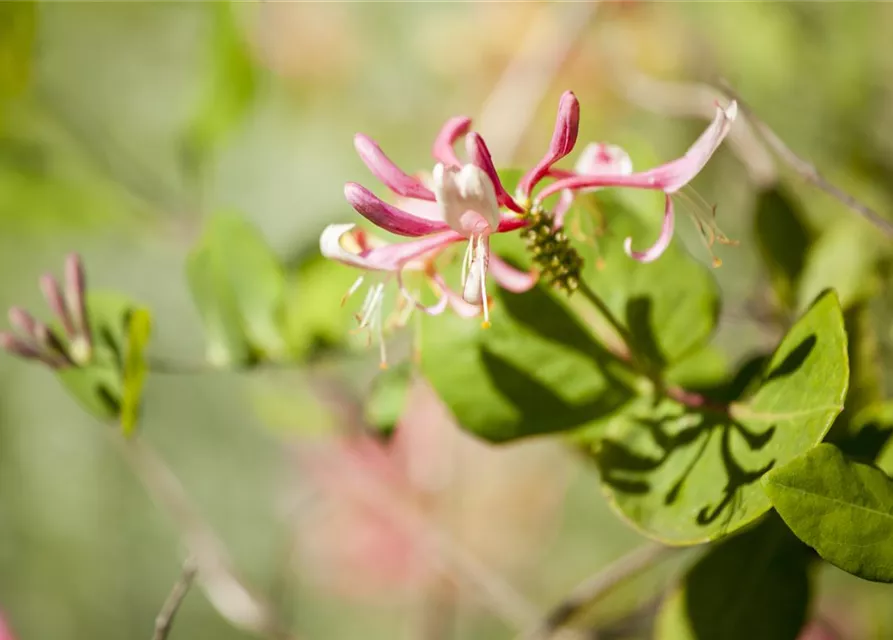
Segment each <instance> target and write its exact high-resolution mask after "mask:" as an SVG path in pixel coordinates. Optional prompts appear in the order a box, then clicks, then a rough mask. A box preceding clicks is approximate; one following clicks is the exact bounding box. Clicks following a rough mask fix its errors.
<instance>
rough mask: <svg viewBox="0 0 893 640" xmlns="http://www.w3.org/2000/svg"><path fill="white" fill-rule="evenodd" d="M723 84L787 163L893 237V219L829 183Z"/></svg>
mask: <svg viewBox="0 0 893 640" xmlns="http://www.w3.org/2000/svg"><path fill="white" fill-rule="evenodd" d="M719 84H720V87H722V90H723V91H724V92H725V93H726V94H727V95H728V96H729V97H730V98H732V99H733V100H735V101H737V102H738V107H739V108H740V109H741V112H742V113H743V114H744V115H745V117H747V118H748V119H749V120H750V122H751V123H752V124H753V126H754V127H755V128H756V129H757V131H759V133H760V135H761V136H762V137H763V139H764V140H765V141H766V144H767V145H769V147H770V148H771V149H772V150H773V151H774V152H775V154H776V155H777V156H778V157H779V158H780V159H781V160H782V161H783V162H784V163H785V164H787V165H788V166H789V167H790V168H791V169H792V170H793V171H794V172H796V173H797V174H798V175H799V176H800V177H801V178H803V179H804V180H806V181H807V182H809V183H811V184H812V185H813V186H815V187H817V188H819V189H821V190H822V191H824V192H825V193H827V194H828V195H830V196H831V197H832V198H835V199H836V200H838V201H839V202H841V203H842V204H843V205H844V206H846V207H848V208H849V209H851V210H852V211H855V212H856V213H857V214H859V215H860V216H862V217H863V218H865V219H866V220H867V221H868V222H870V223H871V224H873V225H874V226H875V227H877V228H878V229H880V230H881V231H883V232H884V233H885V234H886V235H888V236H890V237H893V221H890V220H888V219H886V218H884V217H883V216H882V215H880V214H879V213H877V212H876V211H875V210H874V209H872V208H870V207H868V206H867V205H865V204H862V203H861V202H859V201H858V200H856V198H854V197H853V196H851V195H850V194H848V193H847V192H846V191H844V190H843V189H841V188H839V187H837V186H835V185H833V184H831V183H830V182H828V181H827V180H826V179H825V178H824V177H823V176H822V175H821V174H820V173H819V171H818V169H816V167H815V165H813V164H811V163H809V162H807V161H806V160H804V159H803V158H801V157H800V156H798V155H797V154H796V153H794V152H793V151H792V150H791V148H790V147H788V145H787V144H785V142H784V141H783V140H782V139H781V138H780V137H779V136H778V134H776V133H775V132H774V131H773V130H772V129H771V128H770V127H769V125H767V124H766V123H765V122H763V121H762V120H761V119H760V118H759V116H757V115H756V114H755V113H754V112H753V110H752V109H751V108H750V107H749V106H748V104H747V103H746V102H745V101H744V99H743V98H742V97H741V96H740V95H739V94H738V93H737V92H736V91H735V90H734V89H733V88H732V86H731V85H730V84H729V83H728V82H727V81H725V80H720V83H719Z"/></svg>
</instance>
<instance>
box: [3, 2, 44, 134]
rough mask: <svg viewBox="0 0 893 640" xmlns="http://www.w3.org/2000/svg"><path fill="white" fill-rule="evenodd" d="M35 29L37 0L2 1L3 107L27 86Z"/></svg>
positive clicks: (29, 76)
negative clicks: (20, 0)
mask: <svg viewBox="0 0 893 640" xmlns="http://www.w3.org/2000/svg"><path fill="white" fill-rule="evenodd" d="M36 31H37V5H36V4H35V3H34V2H27V1H22V2H0V107H2V103H3V102H5V101H6V100H8V99H9V98H12V97H15V96H17V95H18V94H20V93H21V92H23V91H24V90H25V88H26V87H27V86H28V82H29V80H30V79H31V61H32V56H33V49H34V39H35V34H36ZM2 118H3V113H2V110H0V128H2V125H3V120H2Z"/></svg>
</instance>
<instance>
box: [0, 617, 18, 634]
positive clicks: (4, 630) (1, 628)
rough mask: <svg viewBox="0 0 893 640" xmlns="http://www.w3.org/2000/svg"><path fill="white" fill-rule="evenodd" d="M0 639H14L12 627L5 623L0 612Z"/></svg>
mask: <svg viewBox="0 0 893 640" xmlns="http://www.w3.org/2000/svg"><path fill="white" fill-rule="evenodd" d="M0 640H15V636H14V635H13V633H12V629H10V628H9V626H8V625H7V624H6V621H5V620H4V619H3V615H2V614H0Z"/></svg>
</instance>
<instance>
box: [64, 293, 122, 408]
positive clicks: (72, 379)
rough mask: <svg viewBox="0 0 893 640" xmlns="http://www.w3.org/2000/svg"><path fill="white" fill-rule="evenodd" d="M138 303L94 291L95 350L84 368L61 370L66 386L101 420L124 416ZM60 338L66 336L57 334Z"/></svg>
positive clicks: (91, 311) (89, 309)
mask: <svg viewBox="0 0 893 640" xmlns="http://www.w3.org/2000/svg"><path fill="white" fill-rule="evenodd" d="M135 307H136V304H135V303H134V302H133V301H132V300H129V299H128V298H125V297H123V296H120V295H118V294H114V293H104V292H92V293H90V294H88V297H87V313H88V319H89V323H90V332H91V335H92V337H93V350H92V357H91V360H90V363H89V364H88V365H87V366H84V367H76V368H75V367H71V368H67V369H60V370H58V371H57V376H58V378H59V380H60V381H61V382H62V384H63V386H65V388H66V389H67V390H68V391H69V393H71V394H72V395H73V396H74V398H75V399H76V400H77V401H78V402H79V403H80V404H81V405H82V406H83V407H84V409H86V410H87V411H88V412H89V413H90V414H92V415H94V416H96V417H97V418H99V419H101V420H110V419H117V418H118V417H119V416H120V415H121V407H122V402H123V395H124V353H125V350H126V345H127V336H128V331H129V326H130V316H131V313H132V311H133V309H134V308H135ZM57 335H60V336H61V335H63V333H62V332H61V331H57Z"/></svg>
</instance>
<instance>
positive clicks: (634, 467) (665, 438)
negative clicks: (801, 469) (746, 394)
mask: <svg viewBox="0 0 893 640" xmlns="http://www.w3.org/2000/svg"><path fill="white" fill-rule="evenodd" d="M686 417H691V418H692V419H695V420H697V422H696V423H695V424H693V425H691V426H687V427H684V428H682V429H680V430H678V431H676V432H675V433H671V432H670V431H669V427H670V426H671V425H672V424H673V422H675V421H678V420H679V419H681V418H686ZM631 424H632V425H635V426H636V427H640V428H642V429H644V430H645V431H646V433H647V434H649V435H650V436H651V438H652V440H653V442H654V444H656V445H657V447H658V448H659V449H660V454H659V455H657V456H646V455H643V454H641V453H639V452H636V451H634V450H633V449H632V448H630V447H628V446H627V445H625V444H623V443H621V442H619V441H616V440H613V439H611V438H603V439H602V440H601V441H600V442H599V446H598V448H597V449H596V451H595V454H594V455H595V462H596V464H597V465H598V468H599V472H600V474H601V478H602V481H603V482H605V483H606V484H608V485H609V486H610V487H611V488H612V489H613V490H615V491H618V492H621V493H626V494H646V493H648V492H651V491H666V493H664V495H663V504H664V505H665V506H671V505H673V504H674V503H675V502H677V500H678V499H679V497H680V494H681V493H682V490H683V488H684V487H685V484H686V482H687V481H688V479H689V478H690V476H691V475H692V473H693V471H694V470H695V468H696V467H697V465H698V463H699V462H700V461H701V460H703V456H704V454H705V452H706V451H707V448H708V445H709V443H710V441H711V440H712V439H713V438H714V437H716V436H715V435H714V434H717V433H718V434H719V436H718V437H719V438H720V446H719V452H720V459H721V462H722V466H723V469H724V471H725V474H726V477H727V481H726V484H725V486H724V487H723V488H722V492H721V495H720V497H719V498H718V500H715V501H709V500H705V502H704V504H702V505H701V506H700V508H699V509H698V511H697V514H696V516H695V522H696V523H697V524H698V525H700V526H707V525H710V524H712V523H714V522H715V521H717V520H718V519H719V518H720V517H721V516H723V515H725V517H726V518H727V519H728V520H731V518H732V516H733V515H734V513H735V510H736V499H737V497H738V496H739V493H740V491H739V490H740V489H741V488H743V487H744V486H746V485H750V484H752V483H754V482H757V481H759V479H760V478H761V477H762V476H763V474H765V473H766V472H767V471H769V469H771V468H772V467H773V466H774V465H775V460H774V459H773V460H770V461H768V462H767V463H765V464H763V465H762V466H760V467H759V468H756V469H747V468H745V466H744V464H743V463H742V462H740V461H739V460H737V459H736V457H735V455H734V453H733V451H732V444H731V439H732V434H733V433H737V434H738V435H739V436H741V439H742V441H743V442H744V443H745V444H746V445H747V447H748V448H749V450H750V451H760V450H762V449H763V448H765V447H766V445H768V444H769V442H770V441H771V439H772V437H773V435H774V434H775V427H774V426H771V425H770V426H769V427H768V428H767V429H765V430H764V431H762V432H760V433H756V432H753V431H750V430H749V429H748V428H747V427H745V426H744V425H743V424H741V423H740V422H738V421H736V420H734V419H732V418H730V417H729V416H726V415H723V414H720V413H717V412H710V411H702V412H694V411H686V410H683V411H682V412H680V413H679V414H676V415H672V416H667V417H663V418H660V419H642V418H636V419H635V420H633V421H631ZM689 447H697V449H696V451H695V453H694V455H693V456H692V457H691V459H690V460H689V462H688V463H687V464H686V465H685V466H684V467H683V468H682V469H681V470H680V472H679V475H678V477H676V478H674V481H673V482H672V484H669V486H667V485H666V483H663V486H661V487H657V486H653V482H652V479H651V478H649V476H650V475H652V474H656V473H657V472H658V471H659V470H660V469H661V467H663V465H664V464H666V463H667V461H668V460H669V459H670V458H671V456H672V455H673V454H674V453H677V452H681V451H682V450H683V449H686V448H689Z"/></svg>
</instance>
